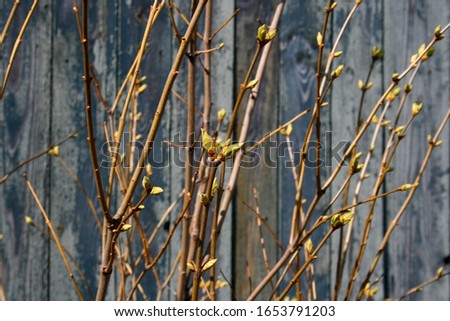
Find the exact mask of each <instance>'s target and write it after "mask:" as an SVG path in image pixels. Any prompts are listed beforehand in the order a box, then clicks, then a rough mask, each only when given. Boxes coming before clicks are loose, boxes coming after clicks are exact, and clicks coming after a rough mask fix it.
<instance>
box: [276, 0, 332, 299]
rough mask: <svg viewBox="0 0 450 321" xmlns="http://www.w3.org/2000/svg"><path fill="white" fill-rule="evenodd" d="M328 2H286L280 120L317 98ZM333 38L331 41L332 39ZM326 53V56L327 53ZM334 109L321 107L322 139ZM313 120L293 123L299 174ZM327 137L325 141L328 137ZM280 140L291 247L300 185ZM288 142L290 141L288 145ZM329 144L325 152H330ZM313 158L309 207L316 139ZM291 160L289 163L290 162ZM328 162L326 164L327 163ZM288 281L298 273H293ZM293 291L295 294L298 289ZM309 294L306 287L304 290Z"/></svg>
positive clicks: (323, 260)
mask: <svg viewBox="0 0 450 321" xmlns="http://www.w3.org/2000/svg"><path fill="white" fill-rule="evenodd" d="M324 6H325V2H324V3H323V4H322V3H316V2H304V3H302V2H291V3H289V2H288V3H287V4H286V8H285V10H284V15H283V20H282V24H281V27H280V39H281V40H280V47H281V54H280V83H279V90H280V104H279V114H280V116H279V117H280V124H283V123H285V122H286V121H288V120H290V119H291V118H293V117H294V116H296V115H297V114H299V113H300V112H302V111H304V110H306V109H308V108H312V107H313V106H314V102H315V88H316V77H315V76H316V69H317V41H316V35H317V33H318V32H319V31H321V30H322V25H323V18H324V10H323V9H324ZM330 27H331V26H330V25H329V28H328V32H327V35H326V37H327V39H329V40H330V37H331V35H332V29H331V28H330ZM328 43H329V42H328ZM324 58H326V55H324ZM329 116H330V115H329V111H328V110H326V109H322V110H321V124H322V125H321V137H322V138H321V139H323V138H324V137H325V135H324V134H325V133H326V132H327V131H328V130H329V127H330V124H329ZM310 119H311V113H309V114H307V115H305V116H304V117H302V118H301V119H300V120H298V121H296V122H295V123H293V133H292V135H291V137H290V141H291V142H292V143H291V148H292V151H293V153H294V166H295V168H296V171H297V173H298V168H299V166H298V165H299V162H300V149H301V147H302V144H303V140H304V137H305V134H306V129H307V127H308V124H309V122H310ZM312 135H313V136H312V138H311V139H312V141H314V142H315V141H316V139H315V137H316V133H315V131H314V132H313V134H312ZM322 141H323V140H322ZM279 142H280V143H281V142H283V143H281V144H282V145H281V146H284V147H282V148H281V149H280V150H281V152H282V154H281V155H280V157H282V158H281V160H282V161H283V162H284V163H282V164H280V165H279V175H280V177H279V183H278V184H279V193H280V194H279V195H280V205H279V209H278V213H279V218H278V220H279V228H278V231H279V233H280V239H281V241H282V243H283V246H285V247H286V246H287V244H288V242H289V237H290V233H291V221H292V212H293V208H294V204H295V195H296V188H295V184H294V178H293V174H292V168H291V167H292V166H293V165H292V163H291V161H290V156H289V153H288V149H287V146H286V145H285V144H286V139H285V138H284V136H281V135H279ZM283 144H284V145H283ZM325 150H326V149H323V151H322V154H321V157H326V155H325V154H324V151H325ZM308 152H309V154H308V160H307V165H306V168H305V177H304V181H303V186H302V198H303V199H306V204H305V206H304V210H306V209H307V208H308V206H309V204H310V203H311V200H312V199H313V197H314V195H315V192H316V176H315V168H316V163H315V144H314V143H313V144H311V145H310V149H309V150H308ZM284 164H287V165H288V166H285V165H284ZM325 165H326V164H325ZM328 172H329V167H327V166H321V174H322V181H323V178H324V177H326V176H328V175H327V173H328ZM328 198H329V196H328V195H325V196H324V197H323V198H322V201H321V203H320V204H319V206H317V208H318V209H320V208H322V207H323V204H325V203H326V200H327V199H328ZM317 215H319V211H317V213H314V214H313V217H312V218H311V221H314V220H315V219H316V218H317ZM324 232H325V230H324V229H321V230H319V231H317V233H314V235H313V236H312V241H313V244H318V242H320V239H321V238H322V236H323V235H324ZM327 252H329V250H328V249H327V248H324V249H322V252H321V254H320V255H319V256H318V259H317V260H316V261H315V262H314V266H315V274H316V277H317V279H318V280H319V279H320V282H318V283H317V291H318V295H319V298H320V299H324V298H325V297H326V296H328V287H329V282H330V281H329V271H328V270H329V262H328V261H329V255H328V254H327ZM302 262H304V256H303V251H301V252H300V264H302ZM288 275H289V277H288V278H286V283H284V286H286V285H287V281H289V280H290V278H291V277H292V275H290V274H288ZM301 284H303V286H302V288H303V290H306V288H305V286H306V284H307V283H306V278H305V274H304V275H303V277H302V278H301ZM290 296H291V297H293V296H295V291H294V289H293V290H292V291H291V293H290ZM304 298H305V299H306V298H307V296H306V292H304Z"/></svg>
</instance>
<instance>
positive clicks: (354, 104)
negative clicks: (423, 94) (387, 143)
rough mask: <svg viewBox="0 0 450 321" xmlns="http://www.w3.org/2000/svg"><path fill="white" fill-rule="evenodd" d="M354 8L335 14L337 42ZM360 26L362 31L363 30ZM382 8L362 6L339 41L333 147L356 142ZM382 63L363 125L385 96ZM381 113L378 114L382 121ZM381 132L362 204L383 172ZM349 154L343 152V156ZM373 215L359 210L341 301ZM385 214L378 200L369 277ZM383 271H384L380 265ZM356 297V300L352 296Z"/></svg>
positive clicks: (362, 147) (367, 259)
mask: <svg viewBox="0 0 450 321" xmlns="http://www.w3.org/2000/svg"><path fill="white" fill-rule="evenodd" d="M353 5H354V2H353V1H347V2H343V3H342V4H339V5H338V6H337V8H336V11H335V12H334V15H333V37H334V38H335V39H336V37H337V36H338V33H339V32H340V30H341V27H342V25H343V24H344V21H345V19H346V18H347V16H348V14H349V12H350V10H351V9H352V7H353ZM361 26H364V28H362V27H361ZM382 32H383V30H382V4H381V2H378V1H370V2H365V3H363V4H362V5H361V6H360V7H359V8H358V9H357V11H356V12H355V14H354V16H353V18H352V20H351V21H350V23H349V24H348V27H347V29H346V30H345V33H344V35H343V37H342V39H341V41H340V45H339V47H338V51H341V50H342V51H343V54H342V56H341V57H339V58H336V59H335V60H334V64H333V69H334V68H336V67H337V66H338V65H340V64H344V66H345V67H344V71H343V72H342V75H341V77H339V78H338V79H337V80H336V82H335V84H334V85H333V90H332V100H331V107H330V108H331V114H332V119H331V122H332V146H333V147H335V146H336V147H338V149H339V148H340V146H341V145H340V144H342V146H348V144H349V143H350V142H351V140H352V139H353V137H355V129H356V123H357V118H358V109H359V104H360V99H361V90H360V89H359V88H358V80H360V79H361V80H362V81H363V82H365V81H366V77H367V73H368V71H369V67H370V64H371V62H372V55H371V49H372V47H378V48H379V47H380V46H382ZM382 63H383V62H382V61H377V62H376V65H375V68H374V70H373V71H372V74H371V78H370V81H371V82H372V83H373V86H372V88H371V89H370V90H368V91H367V92H366V95H365V98H364V103H363V109H362V114H361V116H362V119H363V120H365V119H366V118H367V116H368V115H369V113H370V112H371V110H372V108H373V106H374V105H375V104H376V102H377V101H378V99H379V97H380V96H381V94H382V92H383V87H382V86H383V83H382V78H381V77H382V74H381V72H382V68H381V67H382ZM380 114H381V112H380V111H379V112H378V113H377V116H378V117H379V116H380ZM375 127H376V125H375V124H374V123H372V124H371V125H370V126H369V128H368V129H367V131H366V133H365V134H364V136H363V137H362V139H361V140H360V142H359V143H358V145H357V148H356V152H362V156H361V159H360V163H364V161H365V159H366V156H367V155H368V154H369V150H370V145H371V142H372V139H373V135H374V131H375ZM382 143H383V141H382V132H381V135H379V136H378V138H377V140H376V141H375V149H374V151H373V153H372V155H371V158H370V163H369V165H368V168H367V169H366V173H367V174H370V177H369V178H367V179H365V180H364V181H363V185H362V188H361V192H360V194H359V198H358V200H364V199H366V198H367V197H369V196H370V195H371V193H372V189H373V186H374V184H375V181H376V177H377V175H378V170H379V167H380V160H381V153H382ZM344 151H345V149H344V148H342V149H341V154H342V153H343V152H344ZM337 161H338V159H333V160H332V162H333V168H334V167H335V166H336V164H337ZM346 164H347V165H346V166H344V167H343V169H342V170H341V172H340V176H338V178H337V179H336V181H335V182H334V183H333V185H332V194H333V196H334V194H335V193H336V192H337V191H338V190H339V189H340V188H341V186H342V184H343V182H344V180H345V178H346V177H347V175H348V170H349V167H348V164H349V162H347V163H346ZM359 176H360V175H359V174H357V175H355V176H353V178H352V183H351V185H350V190H349V199H348V201H347V204H349V203H352V202H353V195H354V192H355V187H356V182H357V181H358V180H359ZM342 206H343V197H342V195H341V197H340V198H339V199H338V200H337V202H336V203H335V206H334V207H333V209H334V210H339V209H340V208H341V207H342ZM368 212H369V206H368V205H363V206H359V207H358V208H357V209H356V210H355V219H354V223H353V227H352V236H351V239H350V243H349V249H348V254H347V258H346V263H345V266H344V272H343V278H342V279H341V280H340V281H341V287H340V290H341V291H340V295H339V297H338V298H340V299H343V298H344V296H345V293H346V291H347V287H348V282H349V277H350V274H351V272H352V270H353V268H354V262H355V260H356V257H357V255H358V251H359V247H360V242H361V237H362V233H363V229H364V226H365V222H366V217H367V215H368ZM382 223H383V213H382V201H378V202H377V205H376V206H375V209H374V215H373V221H372V228H371V232H370V236H369V241H368V243H367V247H366V249H365V254H364V257H363V260H362V262H361V266H360V270H361V271H364V272H361V273H365V271H366V270H367V269H368V267H369V264H370V263H371V261H372V258H373V255H374V254H375V253H376V250H377V247H378V244H379V242H380V240H381V237H382V234H383V231H382ZM339 235H340V231H338V232H336V233H335V234H334V235H333V239H332V242H333V254H332V263H331V269H332V275H331V279H332V280H333V281H332V283H331V286H332V288H331V291H334V287H335V282H336V268H337V260H338V250H339V237H340V236H339ZM346 235H347V228H344V229H343V237H344V239H345V237H346ZM380 268H382V266H380ZM382 274H383V271H382V270H380V269H377V270H376V273H375V276H380V275H382ZM359 286H360V278H358V279H357V280H356V283H355V286H354V289H353V294H354V293H355V292H356V291H358V290H359ZM380 289H381V291H379V292H378V296H379V297H380V298H382V297H383V287H380ZM351 298H353V296H351Z"/></svg>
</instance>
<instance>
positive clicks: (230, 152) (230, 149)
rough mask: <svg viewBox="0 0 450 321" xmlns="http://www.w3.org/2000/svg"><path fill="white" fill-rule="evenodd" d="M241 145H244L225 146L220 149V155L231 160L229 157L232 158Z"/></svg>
mask: <svg viewBox="0 0 450 321" xmlns="http://www.w3.org/2000/svg"><path fill="white" fill-rule="evenodd" d="M242 145H244V144H243V143H236V144H232V145H229V146H225V147H224V148H223V149H222V155H223V156H224V157H225V158H231V157H233V156H234V154H235V153H236V152H237V151H238V150H239V149H241V147H242Z"/></svg>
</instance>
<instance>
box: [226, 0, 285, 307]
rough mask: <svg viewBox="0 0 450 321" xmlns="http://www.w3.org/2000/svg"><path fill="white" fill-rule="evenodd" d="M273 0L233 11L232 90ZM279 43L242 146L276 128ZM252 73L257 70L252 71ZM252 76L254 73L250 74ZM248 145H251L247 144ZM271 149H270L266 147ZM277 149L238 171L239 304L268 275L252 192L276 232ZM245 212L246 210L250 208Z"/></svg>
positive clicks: (270, 248) (270, 244) (241, 4)
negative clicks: (233, 62)
mask: <svg viewBox="0 0 450 321" xmlns="http://www.w3.org/2000/svg"><path fill="white" fill-rule="evenodd" d="M277 2H278V1H270V0H268V1H236V6H237V7H238V8H240V9H241V11H240V12H239V14H238V16H237V19H236V44H235V61H236V62H235V66H236V67H235V68H236V70H235V77H234V82H235V91H236V95H237V91H238V90H239V85H240V84H241V83H242V82H243V81H244V79H245V75H246V73H247V70H248V68H249V66H250V61H251V59H252V57H253V55H254V53H255V51H256V47H257V42H256V33H257V29H258V27H259V26H260V24H259V23H258V20H259V21H260V22H261V23H265V24H267V25H270V21H271V19H272V16H273V12H274V10H275V6H276V4H277ZM277 44H278V40H275V44H274V45H273V46H272V50H271V53H270V57H269V60H268V63H267V65H266V71H265V74H264V78H263V80H262V82H261V87H260V88H261V89H260V92H259V98H258V102H257V103H256V106H255V110H254V113H253V118H252V122H251V123H252V125H251V127H250V128H249V132H248V137H247V141H248V142H256V141H257V140H259V139H260V138H261V137H262V136H264V134H266V133H267V132H269V131H270V130H273V129H274V128H276V126H277V124H278V113H277V109H278V94H277V90H276V84H277V83H278V48H277ZM255 71H256V69H255ZM255 71H254V72H255ZM247 101H248V95H246V96H245V97H244V99H243V101H242V104H241V106H240V109H239V114H238V121H237V123H236V127H235V128H236V131H235V134H236V136H235V137H239V133H240V128H241V125H242V121H243V119H244V114H245V110H246V106H247ZM249 145H250V144H249ZM269 147H272V148H269ZM276 151H277V150H276V148H273V146H272V145H269V144H264V145H263V147H262V148H260V149H259V150H258V151H257V153H258V154H259V156H256V154H255V155H253V156H256V157H251V158H253V159H245V158H244V159H243V165H242V166H241V169H240V172H239V178H238V181H237V186H236V194H235V195H236V197H235V203H234V207H233V209H234V213H233V214H234V217H233V223H234V233H235V234H234V236H233V240H234V246H233V249H234V251H233V257H234V288H233V294H234V297H235V298H236V299H238V300H242V299H245V298H246V297H247V296H248V295H249V294H250V292H251V291H252V290H253V288H254V287H255V286H256V285H257V284H258V283H259V281H260V280H261V279H262V277H263V276H264V275H265V274H266V273H267V271H266V267H265V263H264V259H263V252H262V247H261V243H260V235H259V231H258V225H257V219H256V215H255V213H254V212H253V211H254V210H255V207H256V203H255V198H254V194H253V189H254V188H255V189H256V191H257V193H258V198H259V207H260V210H261V215H262V216H263V217H265V218H266V219H267V222H268V224H269V225H270V226H271V227H272V228H273V229H274V230H276V226H277V223H278V222H277V220H278V218H277V215H276V213H277V206H278V201H277V197H278V193H277V188H276V186H277V176H278V175H277V168H276V165H275V164H274V161H276V160H275V159H274V157H276ZM249 207H250V208H249ZM262 230H263V236H264V239H265V250H266V252H267V256H268V260H269V262H268V264H269V266H272V265H273V264H274V262H275V259H276V255H277V247H276V244H275V242H274V241H273V240H272V239H271V236H270V234H269V233H268V232H267V230H266V229H265V228H262ZM270 293H271V289H270V287H267V289H266V290H265V291H264V292H263V293H262V294H261V296H260V298H261V299H262V298H264V299H265V298H267V297H268V296H270Z"/></svg>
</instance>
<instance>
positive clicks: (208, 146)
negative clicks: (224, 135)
mask: <svg viewBox="0 0 450 321" xmlns="http://www.w3.org/2000/svg"><path fill="white" fill-rule="evenodd" d="M201 130H202V146H203V148H204V149H205V150H207V151H208V152H209V151H211V152H216V151H217V148H218V146H217V145H218V144H217V143H216V142H215V141H214V139H213V138H212V137H211V136H209V134H208V133H207V132H206V131H205V130H204V129H203V128H202V129H201Z"/></svg>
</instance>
